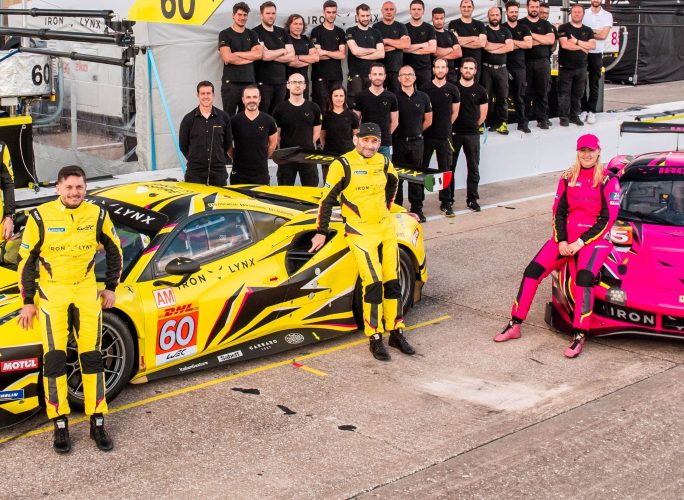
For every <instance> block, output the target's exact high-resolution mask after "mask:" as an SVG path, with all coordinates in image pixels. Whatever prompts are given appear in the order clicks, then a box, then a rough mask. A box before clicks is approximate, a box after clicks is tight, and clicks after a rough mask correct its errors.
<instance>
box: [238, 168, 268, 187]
mask: <svg viewBox="0 0 684 500" xmlns="http://www.w3.org/2000/svg"><path fill="white" fill-rule="evenodd" d="M270 183H271V178H270V176H269V175H268V170H267V171H266V172H250V173H249V174H245V173H243V172H237V171H235V167H233V170H232V171H231V172H230V185H231V186H232V185H233V184H263V185H265V186H268V185H269V184H270Z"/></svg>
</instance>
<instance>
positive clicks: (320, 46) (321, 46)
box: [311, 0, 347, 109]
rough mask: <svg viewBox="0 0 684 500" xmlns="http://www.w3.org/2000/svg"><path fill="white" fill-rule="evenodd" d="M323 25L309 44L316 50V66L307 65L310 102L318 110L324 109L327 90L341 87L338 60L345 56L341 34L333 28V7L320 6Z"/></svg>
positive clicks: (328, 4)
mask: <svg viewBox="0 0 684 500" xmlns="http://www.w3.org/2000/svg"><path fill="white" fill-rule="evenodd" d="M323 19H324V20H323V24H319V25H318V26H316V27H315V28H314V29H312V30H311V41H312V42H313V44H314V46H315V47H316V50H318V62H317V63H315V64H312V65H311V99H312V100H313V102H315V103H316V104H318V107H319V108H321V109H326V108H327V103H328V95H329V94H330V89H332V88H333V87H336V86H340V85H342V60H343V59H344V58H345V57H346V55H347V46H346V45H345V44H344V30H343V29H342V28H340V27H338V26H335V19H337V3H336V2H335V0H326V1H325V3H324V4H323Z"/></svg>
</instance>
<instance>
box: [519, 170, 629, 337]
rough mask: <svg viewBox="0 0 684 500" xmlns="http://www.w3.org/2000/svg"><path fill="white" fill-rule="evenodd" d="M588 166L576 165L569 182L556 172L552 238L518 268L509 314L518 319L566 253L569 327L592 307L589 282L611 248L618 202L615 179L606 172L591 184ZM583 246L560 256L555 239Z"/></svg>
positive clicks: (586, 317) (579, 326)
mask: <svg viewBox="0 0 684 500" xmlns="http://www.w3.org/2000/svg"><path fill="white" fill-rule="evenodd" d="M594 168H596V167H592V168H582V169H580V173H579V175H578V177H577V182H576V183H575V185H574V186H570V185H569V180H568V179H567V178H565V177H562V178H561V179H560V181H559V182H558V189H557V191H556V198H555V200H554V204H553V238H551V239H549V241H547V242H546V243H545V244H544V246H543V247H542V248H541V250H539V253H537V255H536V256H535V257H534V259H532V261H531V262H530V264H529V265H528V266H527V268H526V269H525V272H524V273H523V278H522V282H521V283H520V290H519V291H518V296H517V298H516V299H515V302H514V303H513V309H512V311H511V315H512V316H513V317H514V318H518V319H520V320H524V319H525V318H526V317H527V313H528V311H529V310H530V306H531V304H532V300H533V299H534V295H535V293H536V292H537V288H538V286H539V283H540V282H541V281H542V280H543V279H544V278H546V276H548V275H549V274H550V273H551V272H552V271H554V270H555V269H558V268H560V267H561V265H563V264H564V263H565V262H566V261H567V260H569V259H576V263H577V265H576V269H577V274H576V276H575V277H574V279H573V281H572V285H571V293H572V296H573V298H574V300H575V310H574V317H573V327H574V329H575V330H583V331H586V330H588V329H589V322H590V318H591V314H592V311H593V308H594V282H595V281H596V276H597V275H598V272H599V270H600V269H601V266H603V262H604V261H605V259H606V258H607V257H608V255H609V254H610V252H611V250H612V249H613V244H612V243H611V241H610V229H611V227H612V226H613V223H614V222H615V219H617V215H618V210H619V208H620V184H619V183H618V180H617V178H616V177H609V176H606V177H605V178H604V179H603V182H602V184H601V185H599V186H597V187H594V186H593V179H594ZM578 239H581V240H582V242H584V246H583V247H582V248H581V249H580V250H579V251H578V252H577V253H576V254H575V255H574V256H569V257H568V256H563V255H561V254H560V253H559V251H558V244H559V243H561V242H563V241H565V242H568V243H574V242H575V241H577V240H578Z"/></svg>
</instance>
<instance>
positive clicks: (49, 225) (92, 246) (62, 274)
mask: <svg viewBox="0 0 684 500" xmlns="http://www.w3.org/2000/svg"><path fill="white" fill-rule="evenodd" d="M99 244H102V245H103V246H104V250H105V253H106V263H107V274H106V278H105V287H106V289H107V290H111V291H114V290H115V289H116V286H117V284H118V283H119V278H120V275H121V268H122V253H121V246H120V243H119V238H118V236H117V235H116V232H115V231H114V226H113V225H112V221H111V219H110V218H109V215H108V214H107V211H106V209H105V208H103V207H100V206H97V205H93V204H90V203H87V202H83V203H81V204H80V205H79V206H78V207H77V208H67V207H65V206H64V205H63V204H62V202H61V201H60V200H59V199H57V200H55V201H51V202H48V203H44V204H43V205H40V206H39V207H38V208H36V209H35V210H33V211H31V215H30V217H29V218H28V221H27V223H26V228H25V229H24V234H23V239H22V242H21V247H20V249H19V257H20V261H19V268H18V274H19V290H20V292H21V296H22V298H23V299H24V304H33V303H34V302H33V301H34V296H35V294H36V292H37V293H38V297H39V304H38V306H39V309H40V313H39V314H38V317H39V321H40V327H41V334H42V335H41V336H42V341H43V352H44V353H45V354H44V357H43V384H44V387H45V402H46V409H47V414H48V417H49V418H51V419H52V418H56V417H58V416H61V415H68V414H69V413H70V410H69V403H68V401H67V377H66V360H67V355H66V348H67V341H68V338H69V332H70V330H71V331H73V335H74V339H75V340H76V343H77V345H78V360H79V364H80V366H81V376H82V385H83V394H84V398H85V412H86V415H92V414H93V413H103V414H104V413H107V402H106V400H105V383H104V373H103V372H104V366H103V360H102V353H101V352H100V348H101V342H102V338H101V331H102V308H101V306H100V302H99V298H98V292H97V284H96V281H95V271H94V267H95V254H96V252H97V250H98V245H99ZM36 281H37V286H36Z"/></svg>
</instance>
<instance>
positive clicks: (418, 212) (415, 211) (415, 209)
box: [411, 207, 427, 222]
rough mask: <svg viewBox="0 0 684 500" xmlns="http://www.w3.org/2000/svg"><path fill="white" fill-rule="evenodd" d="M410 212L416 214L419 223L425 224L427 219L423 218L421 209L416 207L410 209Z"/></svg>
mask: <svg viewBox="0 0 684 500" xmlns="http://www.w3.org/2000/svg"><path fill="white" fill-rule="evenodd" d="M411 212H412V213H414V214H416V215H417V216H418V220H419V221H420V222H427V219H426V218H425V214H424V213H423V209H422V208H417V207H416V208H413V207H411Z"/></svg>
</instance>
